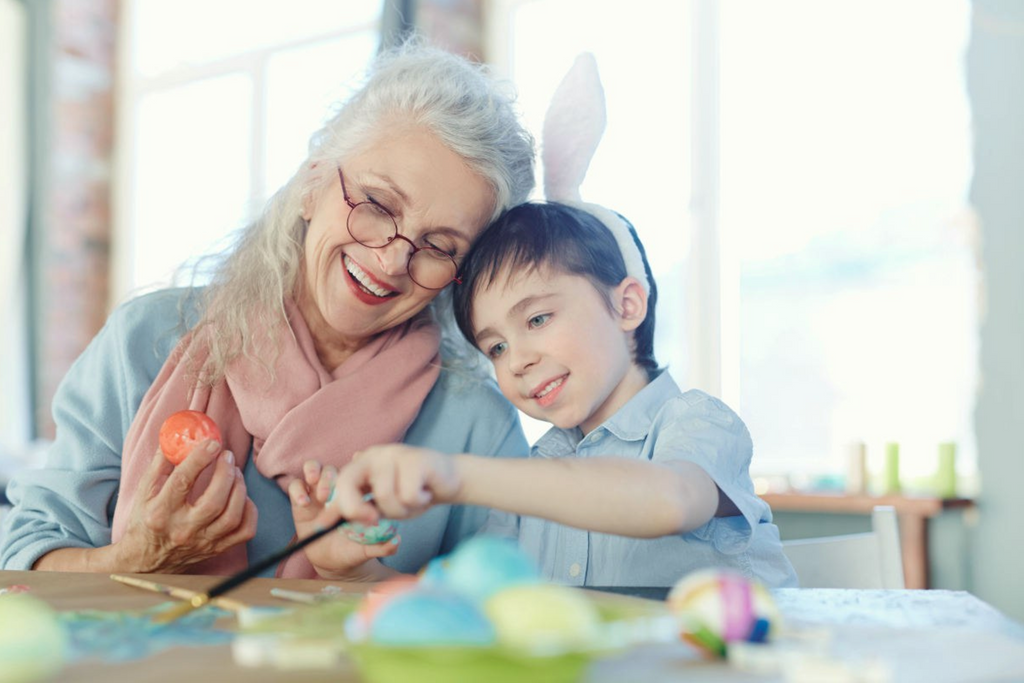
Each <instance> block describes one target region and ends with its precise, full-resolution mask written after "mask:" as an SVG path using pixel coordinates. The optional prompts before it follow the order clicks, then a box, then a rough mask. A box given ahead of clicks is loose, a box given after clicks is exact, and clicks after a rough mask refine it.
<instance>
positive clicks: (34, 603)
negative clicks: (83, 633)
mask: <svg viewBox="0 0 1024 683" xmlns="http://www.w3.org/2000/svg"><path fill="white" fill-rule="evenodd" d="M66 651H67V635H66V633H65V632H64V627H63V626H61V624H60V620H59V619H58V617H57V613H56V612H54V610H53V609H52V608H51V607H50V606H49V605H47V604H46V603H45V602H43V601H42V600H40V599H39V598H35V597H32V596H31V595H27V594H24V593H7V594H3V595H0V683H29V682H30V681H40V680H44V679H47V678H50V677H52V676H53V675H54V674H55V673H56V672H58V671H59V670H60V669H61V667H63V666H64V657H65V654H66Z"/></svg>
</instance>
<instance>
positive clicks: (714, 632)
mask: <svg viewBox="0 0 1024 683" xmlns="http://www.w3.org/2000/svg"><path fill="white" fill-rule="evenodd" d="M667 602H668V607H669V609H670V610H671V611H672V613H673V614H675V615H676V617H677V618H678V619H679V622H680V625H681V630H682V634H681V635H682V638H683V640H685V641H687V642H689V643H690V644H692V645H695V646H697V647H698V648H699V649H701V650H703V651H704V652H706V653H708V654H711V655H713V656H717V657H721V656H724V655H725V651H726V647H727V646H728V644H729V643H733V642H739V641H747V642H763V641H765V640H767V638H768V636H769V631H770V629H771V627H772V625H773V624H776V625H777V624H778V623H779V619H780V617H779V611H778V607H777V606H776V604H775V600H774V598H772V595H771V593H770V592H769V591H768V589H767V588H765V586H764V585H763V584H761V583H760V582H758V581H755V580H751V579H748V578H747V577H745V576H743V575H742V574H740V573H738V572H735V571H731V570H726V569H702V570H699V571H696V572H692V573H690V574H687V575H686V576H684V577H683V578H682V579H680V580H679V581H678V582H677V583H676V584H675V586H673V588H672V590H671V591H669V594H668V598H667Z"/></svg>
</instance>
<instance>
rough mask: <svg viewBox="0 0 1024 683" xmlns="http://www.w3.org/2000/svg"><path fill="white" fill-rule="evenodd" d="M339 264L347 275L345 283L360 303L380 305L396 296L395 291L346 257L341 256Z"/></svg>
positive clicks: (396, 292)
mask: <svg viewBox="0 0 1024 683" xmlns="http://www.w3.org/2000/svg"><path fill="white" fill-rule="evenodd" d="M341 262H342V265H343V266H344V268H345V272H346V274H347V275H348V278H347V281H348V284H349V286H350V287H351V288H352V291H353V292H355V293H356V296H358V297H359V299H360V300H361V301H364V302H366V303H368V304H381V303H384V302H385V301H387V300H388V299H391V298H392V297H394V296H397V295H398V291H397V290H394V289H391V288H390V287H388V286H386V285H384V284H383V283H381V282H379V281H378V280H377V279H375V278H374V277H373V276H371V275H370V274H369V273H367V272H366V271H365V270H363V269H362V268H361V267H360V266H359V264H358V263H356V262H355V261H354V260H352V258H351V257H349V256H348V255H345V254H343V255H342V257H341Z"/></svg>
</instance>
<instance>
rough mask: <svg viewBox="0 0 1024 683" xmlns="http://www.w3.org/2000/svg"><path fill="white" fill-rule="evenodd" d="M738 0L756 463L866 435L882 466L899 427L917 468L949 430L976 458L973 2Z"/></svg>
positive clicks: (725, 143) (734, 186) (739, 231)
mask: <svg viewBox="0 0 1024 683" xmlns="http://www.w3.org/2000/svg"><path fill="white" fill-rule="evenodd" d="M720 7H721V116H722V119H721V153H722V162H721V168H722V179H721V219H722V228H721V229H722V238H723V243H724V244H725V245H726V247H725V248H724V251H725V253H726V254H727V255H730V256H732V257H733V258H734V263H736V264H738V272H739V295H738V302H734V303H735V304H736V305H738V310H737V309H736V308H735V307H734V308H733V311H732V313H733V315H735V316H736V319H737V320H738V325H739V356H740V357H739V358H738V359H735V361H738V363H739V366H740V375H739V377H740V386H739V387H738V390H739V408H740V412H741V414H742V415H743V417H744V418H745V419H746V421H747V423H748V425H749V426H750V429H751V433H752V435H753V437H754V443H755V449H756V454H757V457H755V459H754V469H755V470H757V471H760V472H764V473H767V472H783V471H789V470H803V471H804V472H810V473H828V472H842V471H843V457H844V453H845V447H846V445H847V444H848V443H849V442H850V441H853V440H864V441H865V442H866V443H867V444H868V449H869V450H868V453H869V461H870V464H872V466H873V467H874V468H875V469H876V470H878V469H880V468H881V454H882V452H883V446H884V443H885V442H887V441H896V442H899V443H900V444H901V463H902V464H903V465H904V473H905V474H906V475H907V478H908V479H910V480H913V479H914V478H915V477H925V476H928V475H930V474H931V473H932V472H933V471H934V468H935V465H936V459H937V455H936V454H937V450H938V444H939V442H942V441H946V440H954V441H956V442H957V443H958V445H959V452H960V454H961V455H962V456H963V457H962V458H961V464H962V466H963V467H962V469H964V470H969V469H972V468H973V460H974V444H973V429H972V425H971V412H972V410H973V398H974V392H975V386H976V382H977V370H976V367H975V365H976V351H977V339H976V335H977V315H978V311H977V303H976V289H977V286H976V279H977V274H976V271H975V265H974V261H973V253H972V227H973V226H972V224H971V222H970V220H969V219H968V218H967V216H968V211H967V209H966V201H967V199H966V197H967V189H968V183H969V180H970V172H971V162H970V121H969V111H968V103H967V98H966V93H965V91H964V77H963V55H964V50H965V47H966V39H967V30H968V26H969V11H970V8H969V6H968V3H967V2H966V1H956V2H953V1H948V2H941V3H936V2H932V1H930V0H917V1H909V0H907V1H904V2H900V3H892V2H888V1H887V0H869V1H862V2H857V3H820V2H816V1H815V0H782V1H780V2H772V3H762V2H749V1H748V2H734V3H721V5H720ZM924 25H927V30H922V26H924ZM866 48H869V49H866ZM726 362H728V359H727V360H726ZM734 389H735V388H734ZM727 398H729V397H728V396H727ZM905 483H906V482H905ZM911 483H913V482H912V481H911Z"/></svg>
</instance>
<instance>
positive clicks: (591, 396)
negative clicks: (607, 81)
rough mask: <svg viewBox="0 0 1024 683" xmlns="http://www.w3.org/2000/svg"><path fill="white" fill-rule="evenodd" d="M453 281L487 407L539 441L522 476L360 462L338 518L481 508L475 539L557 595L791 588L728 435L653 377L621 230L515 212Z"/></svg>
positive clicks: (726, 425) (724, 423)
mask: <svg viewBox="0 0 1024 683" xmlns="http://www.w3.org/2000/svg"><path fill="white" fill-rule="evenodd" d="M463 272H464V277H463V284H462V285H461V286H460V287H457V288H456V293H455V306H456V318H457V320H458V323H459V327H460V328H461V330H462V332H463V334H465V336H466V337H467V339H469V340H470V342H471V343H473V344H474V345H476V346H477V348H479V349H480V350H481V351H482V352H483V353H484V354H485V355H486V356H487V357H488V358H489V359H490V360H491V362H492V363H493V365H494V372H495V375H496V377H497V380H498V385H499V387H500V388H501V391H502V393H503V394H504V395H505V396H506V397H507V398H508V399H509V400H510V401H511V402H512V403H513V404H515V405H516V407H518V408H519V409H521V410H522V411H523V412H525V413H526V414H528V415H530V416H532V417H535V418H539V419H542V420H546V421H548V422H550V423H551V424H552V425H553V427H552V429H551V430H550V431H549V432H548V433H546V434H545V435H544V436H542V437H541V438H540V439H539V440H538V441H537V443H536V445H535V446H534V447H533V448H532V452H531V454H530V457H529V458H526V459H496V458H484V457H478V456H474V455H469V454H460V455H448V454H443V453H439V452H436V451H430V450H425V449H419V448H412V447H408V446H404V445H400V444H391V445H382V446H375V447H372V448H369V449H366V450H364V451H363V452H361V453H358V454H357V455H356V456H355V458H354V459H353V461H352V462H351V463H350V464H349V465H347V466H346V467H344V468H343V469H342V470H341V471H340V472H339V473H338V475H337V480H336V482H335V503H334V505H336V511H337V512H340V514H341V515H342V516H344V517H347V518H349V519H353V520H357V521H360V522H363V523H367V524H371V523H375V522H376V521H377V519H378V515H383V516H385V517H390V518H394V519H401V518H406V517H411V516H415V515H418V514H421V513H423V512H424V511H425V510H426V509H427V508H428V507H429V506H431V505H435V504H448V503H451V504H471V505H482V506H487V507H490V508H493V509H494V510H496V511H500V512H496V513H494V514H492V516H491V521H490V522H489V523H488V527H487V529H486V531H489V532H492V533H502V534H505V535H511V536H515V537H517V538H518V541H519V543H520V545H521V546H522V547H523V548H524V549H525V550H527V551H528V552H530V553H531V554H532V555H534V556H535V557H536V558H537V560H538V562H539V564H540V566H541V569H542V574H543V575H544V576H545V577H546V578H548V579H549V580H552V581H557V582H559V583H564V584H568V585H591V586H671V585H673V584H674V583H675V582H676V581H677V580H678V579H679V578H681V577H682V576H684V575H685V574H687V573H688V572H690V571H692V570H695V569H700V568H703V567H711V566H715V567H729V568H732V569H736V570H738V571H740V572H742V573H743V574H745V575H747V576H749V577H752V578H756V579H759V580H761V581H762V582H764V583H765V584H767V585H769V586H790V585H795V583H796V576H795V574H794V572H793V569H792V567H791V565H790V564H789V562H788V560H786V558H785V556H784V555H783V553H782V546H781V543H780V541H779V534H778V529H777V528H776V526H775V525H774V524H772V523H771V511H770V510H769V508H768V505H767V504H766V503H764V502H763V501H762V500H761V499H760V498H758V497H757V496H756V495H755V494H754V489H753V483H752V482H751V479H750V475H749V473H748V467H749V464H750V459H751V455H752V443H751V439H750V434H749V433H748V431H747V429H746V427H745V426H744V424H743V422H742V421H741V420H740V418H739V417H738V416H737V415H736V414H735V413H734V412H733V411H732V410H730V409H729V408H728V407H727V406H726V405H725V404H723V403H722V402H721V401H719V400H718V399H716V398H713V397H711V396H709V395H707V394H705V393H703V392H700V391H697V390H690V391H687V392H685V393H684V392H682V391H680V389H679V388H678V387H677V386H676V384H675V382H674V381H673V380H672V377H671V376H670V375H669V373H668V372H667V371H665V370H661V369H659V368H658V364H657V362H656V361H655V358H654V353H653V341H654V305H655V302H656V299H657V290H656V287H655V284H654V280H653V278H652V277H651V275H650V267H649V265H648V264H647V260H646V257H645V255H644V252H643V247H642V246H641V245H640V243H639V240H638V239H637V238H636V235H635V232H634V231H633V230H632V226H630V225H629V224H628V223H627V222H626V221H625V219H623V218H622V217H621V216H619V215H618V214H615V213H613V212H611V211H608V210H607V209H604V208H603V207H599V206H596V205H593V204H580V203H576V204H574V205H567V204H558V203H546V204H541V203H537V204H524V205H521V206H518V207H516V208H514V209H512V210H510V211H508V212H507V213H506V214H505V215H504V216H503V217H502V218H500V219H499V220H498V222H497V223H496V224H494V225H493V226H492V227H490V228H489V229H488V230H487V231H486V232H485V233H484V235H483V236H482V237H481V238H480V239H479V241H478V243H477V244H476V245H475V246H474V247H473V249H472V250H471V252H470V254H469V255H468V256H467V259H466V262H465V264H464V266H463ZM332 475H333V473H332ZM312 483H315V482H312ZM369 492H372V493H373V495H374V499H375V506H376V507H375V506H374V505H372V504H370V503H367V502H365V501H364V498H363V496H364V495H365V494H366V493H369Z"/></svg>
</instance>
